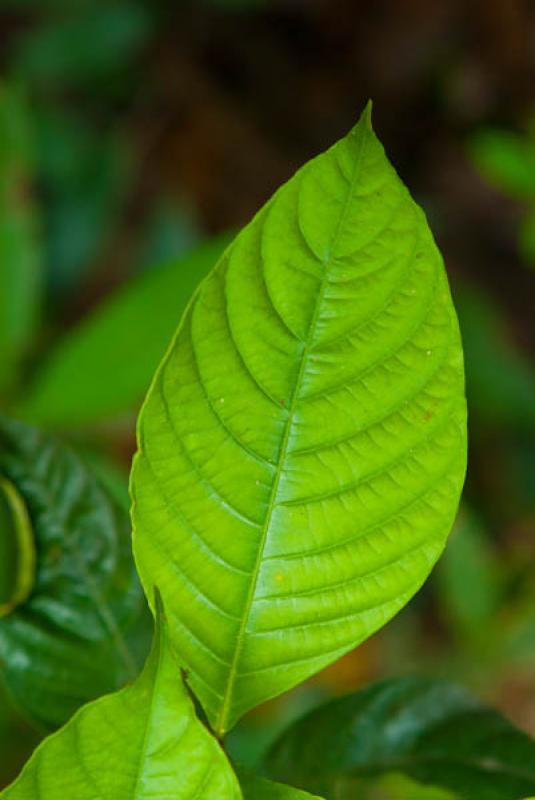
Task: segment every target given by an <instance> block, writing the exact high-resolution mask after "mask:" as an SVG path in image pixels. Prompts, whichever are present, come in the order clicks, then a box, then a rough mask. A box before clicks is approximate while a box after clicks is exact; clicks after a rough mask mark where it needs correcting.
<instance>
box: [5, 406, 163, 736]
mask: <svg viewBox="0 0 535 800" xmlns="http://www.w3.org/2000/svg"><path fill="white" fill-rule="evenodd" d="M0 473H1V474H3V475H5V476H6V477H7V478H8V479H9V481H10V482H11V483H12V484H13V485H14V486H15V487H16V488H17V492H18V494H19V495H20V498H21V500H22V501H23V502H24V503H25V506H26V509H27V513H28V515H29V519H30V522H31V526H32V534H33V537H34V540H35V546H36V550H37V574H36V578H35V584H34V586H33V591H32V594H31V596H30V597H29V599H28V600H27V601H26V602H25V603H23V604H22V605H18V606H17V607H16V608H15V609H14V610H13V611H12V612H11V613H10V614H8V615H7V616H5V617H3V618H2V619H0V663H1V664H2V667H1V669H2V672H3V677H4V679H5V681H6V684H7V687H8V689H9V690H10V692H11V694H12V695H13V697H14V699H15V700H16V701H17V703H18V705H19V706H20V707H21V708H22V709H24V710H25V711H26V713H28V714H29V715H30V716H31V717H32V718H33V719H35V720H36V721H38V722H41V723H42V724H44V725H46V726H56V725H60V724H62V723H63V722H64V721H65V720H66V719H67V718H68V717H69V716H70V715H71V714H72V712H73V711H75V710H76V709H77V708H78V707H79V706H80V705H82V703H84V702H86V701H87V700H92V699H93V698H95V697H98V696H100V695H102V694H104V693H105V692H109V691H112V690H114V689H116V688H119V687H120V686H122V685H123V684H124V683H125V682H126V681H127V680H128V679H130V678H132V677H135V675H136V674H137V673H138V671H139V669H140V667H141V664H142V663H143V659H144V658H145V655H146V653H147V650H148V643H149V640H150V631H151V621H150V614H149V613H148V610H147V607H146V604H145V600H144V597H143V593H142V591H141V587H140V585H139V582H138V580H137V576H136V573H135V568H134V563H133V559H132V555H131V550H130V535H129V533H130V530H129V523H128V516H127V514H126V513H125V512H124V511H122V510H121V509H120V508H118V507H117V506H116V505H115V503H114V502H113V501H112V500H111V499H110V498H109V496H108V495H107V494H106V492H105V491H104V490H103V489H102V488H101V487H100V485H99V484H98V483H97V482H96V480H95V479H94V478H93V476H92V474H91V473H90V472H89V471H88V470H87V468H86V467H85V465H84V464H83V462H81V461H80V460H79V458H78V457H77V456H76V455H75V454H74V453H73V452H72V451H71V450H70V449H68V448H65V447H63V446H62V445H61V444H60V443H58V442H56V441H55V440H54V439H52V438H48V437H46V436H44V435H43V434H41V433H39V432H38V431H36V430H35V429H33V428H29V427H26V426H24V425H22V424H20V423H17V422H13V421H8V420H6V419H1V420H0Z"/></svg>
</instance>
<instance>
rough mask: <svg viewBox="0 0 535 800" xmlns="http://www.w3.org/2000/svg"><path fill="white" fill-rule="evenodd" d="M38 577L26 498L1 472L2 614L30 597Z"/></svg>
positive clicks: (0, 575) (0, 586) (0, 571)
mask: <svg viewBox="0 0 535 800" xmlns="http://www.w3.org/2000/svg"><path fill="white" fill-rule="evenodd" d="M34 577H35V544H34V540H33V532H32V525H31V522H30V518H29V516H28V511H27V509H26V506H25V505H24V500H23V499H22V497H21V496H20V494H19V493H18V492H17V490H16V488H15V487H14V486H13V484H12V483H11V482H10V481H8V480H6V479H5V478H3V477H2V476H1V475H0V617H5V616H6V615H7V614H9V613H11V612H12V611H13V609H14V608H16V607H17V606H18V605H20V604H21V603H23V602H24V601H25V600H27V599H28V596H29V594H30V592H31V591H32V588H33V583H34Z"/></svg>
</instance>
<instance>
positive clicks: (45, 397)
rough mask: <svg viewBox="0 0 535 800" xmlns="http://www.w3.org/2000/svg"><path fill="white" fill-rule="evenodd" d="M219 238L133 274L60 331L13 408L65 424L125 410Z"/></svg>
mask: <svg viewBox="0 0 535 800" xmlns="http://www.w3.org/2000/svg"><path fill="white" fill-rule="evenodd" d="M224 243H226V239H224V238H223V237H221V238H217V239H215V240H214V241H213V242H211V243H210V244H207V245H203V246H201V247H199V248H196V249H195V250H194V251H193V252H192V253H191V254H190V255H188V256H185V257H184V258H183V259H181V260H180V261H179V262H177V263H174V264H170V265H169V266H167V267H163V268H162V269H155V270H152V271H151V272H149V273H147V274H145V275H142V276H141V277H139V278H137V279H136V280H134V281H132V282H131V283H130V284H128V285H127V286H126V288H125V289H123V290H120V291H119V292H117V293H116V294H115V295H113V296H112V297H111V298H109V299H108V300H106V301H105V302H104V303H103V304H102V305H101V306H100V307H99V308H97V309H96V311H94V312H93V313H92V314H91V315H90V316H89V317H88V318H87V319H86V320H84V321H82V323H81V324H80V326H79V327H78V328H77V329H76V330H74V331H72V332H71V333H70V334H69V336H67V337H65V338H64V339H63V340H62V341H61V342H60V344H59V345H58V346H57V347H56V349H55V350H54V351H53V352H52V354H51V355H50V356H49V358H48V360H47V361H45V364H44V365H43V367H42V368H41V371H40V372H39V373H38V375H37V378H36V379H35V382H34V384H33V386H32V387H30V390H29V395H28V397H27V399H26V400H25V401H24V402H23V404H22V405H21V406H20V407H19V413H21V414H23V415H24V416H25V417H27V418H29V419H31V420H32V421H34V422H36V423H37V424H40V425H47V426H54V427H57V428H68V427H72V426H73V425H74V426H76V425H87V424H90V423H94V422H98V421H101V420H104V419H109V418H110V417H114V416H117V415H120V414H125V413H127V412H129V411H132V410H133V409H134V408H135V406H136V403H139V402H140V401H141V398H142V397H143V393H144V392H145V390H146V387H147V384H148V383H149V381H150V378H151V375H152V374H153V372H154V370H155V368H156V366H157V364H158V360H159V358H160V357H161V354H162V352H163V350H164V349H165V347H166V345H167V343H168V341H169V338H170V336H171V335H172V333H173V330H174V329H175V327H176V324H177V321H178V320H179V318H180V314H181V312H182V310H183V308H184V307H185V305H186V302H187V299H188V297H189V296H190V294H191V292H192V291H193V290H194V288H195V287H196V286H197V284H198V282H199V281H200V279H201V278H203V277H204V276H205V274H206V273H207V272H208V270H209V269H211V267H212V266H213V265H214V264H215V263H216V261H217V259H218V258H219V256H220V254H221V252H222V251H223V246H224Z"/></svg>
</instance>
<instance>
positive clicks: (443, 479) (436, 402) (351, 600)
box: [132, 112, 465, 733]
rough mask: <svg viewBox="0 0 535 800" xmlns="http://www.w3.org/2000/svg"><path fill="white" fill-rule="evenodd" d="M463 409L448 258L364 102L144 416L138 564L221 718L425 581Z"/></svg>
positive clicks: (442, 532)
mask: <svg viewBox="0 0 535 800" xmlns="http://www.w3.org/2000/svg"><path fill="white" fill-rule="evenodd" d="M327 201H328V202H327ZM318 209H321V210H322V211H321V214H318ZM251 314H252V315H253V318H254V325H251ZM464 420H465V407H464V396H463V375H462V359H461V350H460V344H459V336H458V330H457V323H456V320H455V317H454V312H453V307H452V304H451V300H450V297H449V292H448V288H447V284H446V280H445V276H444V272H443V268H442V264H441V261H440V257H439V254H438V252H437V250H436V247H435V245H434V242H433V240H432V238H431V236H430V234H429V232H428V229H427V226H426V223H425V220H424V218H423V215H421V212H420V211H419V209H418V208H417V207H416V206H415V204H414V203H413V201H412V200H411V198H410V197H409V195H408V193H407V192H406V190H405V189H404V187H403V186H402V184H401V182H400V181H399V178H398V177H397V175H396V174H395V173H394V171H393V170H392V168H391V167H390V165H389V164H388V162H387V161H386V159H385V156H384V153H383V151H382V148H381V146H380V144H379V142H378V141H377V139H376V138H375V136H374V134H373V132H372V130H371V125H370V121H369V114H368V112H366V113H365V114H364V116H363V118H362V119H361V121H360V123H359V125H358V126H357V127H356V128H355V129H354V130H353V131H352V132H351V133H350V134H349V135H348V136H347V137H346V138H345V139H343V140H342V141H341V142H340V143H338V144H337V145H335V146H334V147H333V148H332V149H331V150H329V151H328V152H327V153H326V154H325V155H323V156H320V157H319V158H317V159H315V160H313V161H311V162H309V164H308V165H307V166H306V167H305V168H304V169H303V170H302V171H300V172H298V173H297V175H296V176H295V177H294V178H293V179H292V180H291V181H290V182H289V183H287V184H286V185H285V186H284V187H283V188H282V189H281V190H279V192H278V193H277V194H276V195H275V197H274V198H273V199H272V200H271V201H270V202H269V203H268V205H267V206H266V207H265V208H264V209H263V210H262V211H261V212H260V213H259V214H258V215H257V216H256V217H255V219H254V220H253V222H252V223H250V225H249V226H247V227H246V228H245V229H244V230H243V231H242V232H241V234H240V235H239V236H238V237H237V239H236V240H235V242H234V243H233V244H232V245H231V247H230V248H229V249H228V250H227V251H226V253H225V255H224V256H223V258H222V260H221V261H220V263H219V265H218V267H217V268H216V270H215V271H214V272H213V273H212V275H211V276H210V277H209V278H208V279H207V281H206V282H205V283H204V284H202V287H201V289H200V291H199V292H198V294H197V295H196V296H195V298H194V300H193V302H192V304H191V305H190V306H189V308H188V311H187V313H186V315H185V317H184V319H183V321H182V324H181V326H180V328H179V331H178V333H177V336H176V338H175V341H174V343H173V345H172V347H171V349H170V351H169V353H168V355H167V357H166V358H165V359H164V362H163V364H162V366H161V367H160V369H159V371H158V373H157V376H156V379H155V381H154V383H153V386H152V388H151V391H150V392H149V396H148V398H147V401H146V403H145V406H144V409H143V411H142V413H141V417H140V427H139V446H140V453H139V455H138V456H137V458H136V461H135V465H134V470H133V478H132V489H133V498H134V505H133V521H134V551H135V555H136V560H137V565H138V569H139V571H140V575H141V577H142V580H143V583H144V585H145V588H146V592H147V594H148V596H150V595H151V593H152V586H153V585H157V586H158V587H159V588H160V590H161V592H162V597H163V600H164V604H165V606H166V608H167V610H168V614H169V619H170V630H171V639H172V644H173V645H174V646H175V648H176V652H177V656H178V658H179V659H180V660H181V663H182V664H183V665H184V667H186V668H187V669H188V671H189V673H190V683H191V686H192V687H193V688H194V690H195V692H196V693H197V695H198V696H199V698H200V700H201V702H202V704H203V705H204V708H205V710H206V712H207V714H208V716H209V718H210V721H211V723H212V725H213V726H214V728H215V730H216V731H217V732H218V733H225V732H226V731H227V730H229V729H230V728H231V727H232V726H233V725H234V723H235V722H236V721H237V719H239V717H240V716H242V714H243V713H244V712H245V711H247V710H248V709H249V708H252V707H254V706H255V705H258V704H259V703H260V702H262V701H264V700H266V699H268V698H269V697H273V696H274V695H277V694H280V693H281V692H282V691H284V690H285V689H288V688H290V687H291V686H293V685H295V684H296V683H298V682H300V681H302V680H303V679H304V678H306V677H308V676H309V675H310V674H312V673H314V672H316V671H318V670H319V669H321V668H322V667H324V666H326V665H327V664H328V663H330V662H332V661H333V660H335V659H336V658H337V657H338V656H340V655H342V654H343V653H344V652H346V651H347V650H349V649H350V648H352V647H354V646H355V645H356V644H358V643H360V642H361V641H363V640H364V639H365V638H367V637H368V636H369V635H370V634H371V633H373V632H374V631H375V630H376V629H377V628H379V627H381V626H382V625H383V624H384V623H385V622H386V621H387V620H388V619H389V618H390V617H391V616H393V615H394V614H395V613H396V611H397V610H399V608H400V607H401V606H402V605H403V604H404V603H406V602H407V600H408V599H409V598H410V597H411V596H412V594H414V592H415V591H416V590H417V589H418V588H419V586H420V585H421V583H422V582H423V580H424V579H425V577H426V576H427V574H428V572H429V570H430V568H431V566H432V565H433V563H434V562H435V561H436V559H437V558H438V555H439V554H440V552H441V550H442V548H443V546H444V540H445V537H446V535H447V533H448V532H449V529H450V528H451V525H452V523H453V519H454V514H455V511H456V506H457V502H458V497H459V493H460V488H461V484H462V480H463V477H464V465H465V441H464V435H465V434H464V425H465V422H464ZM378 445H379V446H378Z"/></svg>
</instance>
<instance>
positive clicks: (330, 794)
mask: <svg viewBox="0 0 535 800" xmlns="http://www.w3.org/2000/svg"><path fill="white" fill-rule="evenodd" d="M268 764H269V768H270V772H271V774H272V775H273V776H274V777H275V778H277V779H279V780H284V781H289V782H291V783H294V784H296V785H297V786H301V787H302V788H304V789H308V790H310V791H317V792H321V793H324V794H325V795H326V797H327V798H329V800H335V799H336V800H338V798H346V797H347V798H348V800H349V798H353V797H354V796H355V786H357V785H358V784H357V783H355V781H356V780H357V779H359V778H362V777H367V776H368V777H369V776H381V775H383V774H385V773H391V772H394V771H396V772H401V773H404V774H405V775H407V776H408V777H410V778H412V779H414V780H416V781H418V782H420V783H424V784H430V785H434V786H437V787H441V788H444V789H446V790H450V791H453V792H454V793H457V792H458V793H459V795H460V797H462V799H463V800H518V798H519V797H524V796H525V795H527V794H529V793H530V792H531V793H533V791H535V741H533V740H532V739H530V738H529V737H528V736H527V735H526V734H525V733H522V732H521V731H519V730H517V729H516V728H514V727H513V726H512V725H511V724H510V723H509V722H508V721H507V720H506V719H505V718H504V717H502V716H501V715H500V714H498V713H497V712H495V711H492V710H490V709H488V708H486V707H484V706H482V705H481V704H480V703H479V702H478V701H477V700H476V699H475V698H473V697H471V696H470V694H469V693H468V692H466V691H465V690H464V689H462V688H460V687H458V686H453V685H451V684H447V683H442V682H440V681H435V680H427V679H419V678H402V679H397V680H392V681H386V682H384V683H380V684H377V685H375V686H372V687H369V688H367V689H364V690H363V691H360V692H357V693H355V694H353V695H349V696H348V697H341V698H337V699H336V700H334V701H331V702H329V703H327V704H326V705H324V706H322V707H321V708H319V709H317V710H315V711H313V712H312V713H310V714H308V715H306V716H305V717H303V718H302V719H301V720H299V721H298V722H297V723H295V724H294V725H293V726H291V727H290V728H289V730H288V731H287V732H286V733H284V734H283V735H282V737H281V738H280V739H279V741H278V742H277V743H276V744H275V745H274V747H273V749H272V751H271V754H270V756H269V758H268ZM341 787H345V788H344V791H343V792H342V791H341ZM357 796H358V794H357Z"/></svg>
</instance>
